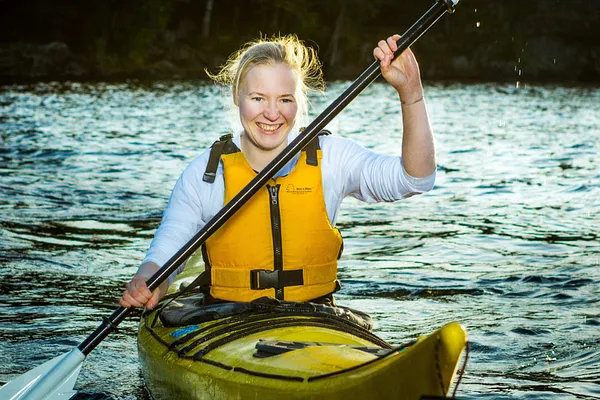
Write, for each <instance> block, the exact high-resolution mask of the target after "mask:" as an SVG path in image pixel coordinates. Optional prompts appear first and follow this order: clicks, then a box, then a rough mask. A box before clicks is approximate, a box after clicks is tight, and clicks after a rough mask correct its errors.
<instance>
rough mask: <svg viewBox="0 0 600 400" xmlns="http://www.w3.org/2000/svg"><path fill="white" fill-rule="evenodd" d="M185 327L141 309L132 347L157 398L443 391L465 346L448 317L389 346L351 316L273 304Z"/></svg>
mask: <svg viewBox="0 0 600 400" xmlns="http://www.w3.org/2000/svg"><path fill="white" fill-rule="evenodd" d="M274 310H275V311H271V312H268V311H264V310H263V311H260V312H256V310H255V311H254V312H244V313H242V314H239V315H232V316H227V317H224V318H216V319H213V320H209V321H202V322H200V323H190V324H187V325H184V326H165V325H163V321H162V320H161V318H160V317H159V311H158V310H157V311H152V312H148V313H145V314H144V315H143V317H142V321H141V323H140V329H139V334H138V347H139V354H140V359H141V364H142V374H143V375H144V378H145V381H146V384H147V386H148V388H149V390H150V391H151V393H152V394H153V396H154V397H155V398H156V399H163V398H164V399H168V398H175V397H179V398H189V399H232V398H233V399H260V400H267V399H280V398H286V399H288V398H291V399H310V398H315V399H316V398H327V399H348V398H359V397H364V398H378V399H386V398H402V399H420V398H422V397H423V396H445V395H446V394H447V393H448V391H449V389H450V386H451V384H452V382H453V380H454V377H455V374H456V371H457V368H458V366H459V364H460V360H461V354H462V352H463V350H464V348H465V346H466V344H467V337H466V333H465V331H464V329H463V328H462V326H460V324H458V323H450V324H448V325H446V326H444V327H442V328H441V329H440V330H438V331H436V332H434V333H432V334H430V335H428V336H426V337H421V338H419V339H417V340H416V341H415V342H412V343H410V344H408V345H406V346H401V347H398V348H392V347H391V346H390V345H389V344H387V343H386V342H385V341H383V340H382V339H380V338H378V337H377V336H375V335H374V334H372V333H371V332H370V331H369V330H368V329H365V328H364V327H363V326H360V325H359V324H356V323H355V322H353V321H348V320H347V319H345V318H343V317H340V316H337V315H332V314H328V313H324V312H322V311H321V312H314V313H310V312H306V310H305V311H302V310H298V309H296V310H293V308H292V309H286V312H278V310H279V311H281V308H278V309H277V308H276V309H274Z"/></svg>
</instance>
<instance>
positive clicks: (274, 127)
mask: <svg viewBox="0 0 600 400" xmlns="http://www.w3.org/2000/svg"><path fill="white" fill-rule="evenodd" d="M257 125H258V127H259V128H260V129H262V130H265V131H270V132H273V131H276V130H277V129H278V128H279V127H280V125H266V124H257Z"/></svg>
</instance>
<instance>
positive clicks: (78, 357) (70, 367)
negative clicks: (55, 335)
mask: <svg viewBox="0 0 600 400" xmlns="http://www.w3.org/2000/svg"><path fill="white" fill-rule="evenodd" d="M458 1H459V0H436V4H434V5H433V6H432V7H431V8H430V9H429V10H428V11H427V12H425V14H423V16H422V17H421V18H420V19H419V20H418V21H417V22H416V23H415V24H413V26H411V27H410V28H409V29H408V30H407V31H406V32H405V33H404V35H403V36H402V37H401V38H400V40H398V50H397V51H396V52H395V55H396V56H397V55H399V54H400V53H401V52H403V51H404V50H406V49H407V48H408V47H409V46H410V45H412V44H413V43H414V42H415V41H416V40H417V39H418V38H419V37H420V36H421V35H422V34H423V33H425V32H426V31H427V30H428V29H429V28H430V27H431V26H432V25H433V24H434V23H435V22H436V21H437V20H438V19H439V18H440V17H442V15H444V14H445V13H446V12H453V11H454V6H455V5H456V4H458ZM380 73H381V71H380V68H379V61H378V60H376V61H374V62H373V64H371V65H370V66H369V67H368V68H367V69H366V70H365V71H364V72H363V73H362V74H361V75H360V76H359V77H358V78H357V79H356V80H355V81H354V82H353V83H352V85H350V87H348V89H346V90H345V91H344V92H343V93H342V94H341V95H340V96H339V97H338V98H337V99H336V100H334V101H333V103H332V104H331V105H329V107H327V108H326V109H325V110H324V111H323V112H322V113H321V114H320V115H319V116H318V117H317V118H315V120H314V121H313V122H312V123H311V124H309V125H308V126H307V127H306V129H304V130H303V131H302V133H301V134H299V135H298V137H296V138H295V139H294V140H293V141H292V142H291V143H290V144H289V145H288V146H287V147H286V148H285V149H284V150H283V151H282V152H281V153H280V154H279V155H278V156H277V157H275V158H274V159H273V161H271V162H270V163H269V164H268V165H267V166H266V167H265V168H264V169H263V170H262V171H261V172H260V173H258V174H257V175H256V177H255V178H254V179H252V181H250V183H248V185H247V186H246V187H245V188H244V189H242V190H241V191H240V192H239V193H238V194H237V195H236V196H235V197H234V198H233V199H232V200H231V201H230V202H229V203H227V205H225V207H223V208H222V209H221V210H220V211H219V212H218V213H217V214H216V215H215V216H214V217H213V218H212V219H211V220H210V221H209V222H208V223H207V224H206V225H205V226H204V227H203V228H202V229H201V230H200V231H199V232H198V233H197V234H196V235H195V236H194V237H193V238H192V239H191V240H190V241H189V242H188V243H186V244H185V246H183V248H181V249H180V250H179V251H178V252H177V253H176V254H175V255H174V256H173V257H171V258H170V259H169V260H168V261H167V262H166V263H165V265H163V267H162V268H161V269H160V270H158V271H157V272H156V273H155V274H154V275H153V276H152V277H151V278H150V279H148V281H147V285H148V288H149V289H150V290H151V291H153V290H154V289H156V288H158V286H160V284H161V283H162V282H163V281H164V280H165V279H167V278H168V277H169V276H170V275H171V274H172V273H173V272H174V271H175V270H176V269H177V268H178V266H179V265H181V263H183V262H185V260H187V259H188V258H189V257H190V256H191V255H192V254H193V253H194V252H195V251H196V250H197V249H198V248H199V247H200V246H201V245H202V243H204V242H205V241H206V240H207V239H208V238H209V237H210V236H211V235H212V234H213V233H215V232H216V231H217V230H218V229H219V228H220V227H221V226H223V224H224V223H225V222H226V221H227V220H228V219H229V218H231V216H232V215H233V214H234V213H235V212H236V211H238V210H239V209H240V208H241V207H242V206H243V205H244V204H245V203H246V202H247V201H248V200H249V199H250V198H251V197H252V196H253V195H254V194H255V193H256V192H257V191H258V190H259V189H260V188H262V187H263V186H264V185H265V184H266V183H267V182H268V181H269V179H271V178H272V177H273V176H274V175H275V173H276V172H277V171H279V170H280V169H281V168H282V167H283V166H284V165H286V164H287V163H288V162H289V161H290V160H291V159H292V158H293V157H294V156H295V155H296V154H297V153H299V152H300V151H301V150H302V149H303V148H304V147H305V146H306V145H307V144H308V143H309V142H310V141H311V140H312V139H314V138H315V137H316V136H317V135H318V134H319V132H320V131H321V130H322V129H323V128H325V126H326V125H327V124H328V123H329V122H330V121H331V120H332V119H333V118H335V116H336V115H337V114H339V113H340V112H341V111H342V110H343V109H344V107H346V106H347V105H348V104H349V103H350V102H351V101H352V100H353V99H354V98H355V97H356V96H358V95H359V94H360V93H361V92H362V91H363V90H364V89H365V88H366V87H367V86H368V85H369V84H371V83H372V82H373V81H374V80H375V79H376V78H377V77H378V76H379V75H380ZM130 311H131V309H129V308H125V307H119V308H118V309H117V310H116V311H115V312H113V313H112V314H111V315H110V316H109V317H104V318H103V320H102V323H101V325H100V326H99V327H98V328H97V329H96V330H95V331H94V332H93V333H92V334H91V335H90V336H88V337H87V338H86V339H85V340H84V341H83V342H81V343H80V344H79V345H78V346H77V347H75V348H73V349H72V350H71V351H70V352H68V353H66V354H64V355H62V356H59V357H56V358H54V359H53V360H51V361H48V362H46V363H45V364H42V365H40V366H39V367H37V368H35V369H33V370H31V371H29V372H27V373H25V374H23V375H21V376H19V377H18V378H16V379H14V380H12V381H10V382H8V383H7V384H6V385H4V386H3V387H2V388H0V398H2V399H10V400H17V399H18V400H25V399H28V400H43V399H68V398H70V397H71V396H72V395H74V394H75V393H76V392H75V391H74V390H73V387H74V385H75V381H76V380H77V375H78V374H79V369H80V368H81V365H82V363H83V361H84V359H85V357H86V356H87V355H88V354H89V353H90V352H91V351H92V350H93V349H94V348H96V346H98V344H100V342H102V340H104V338H106V336H108V335H109V334H110V333H111V332H112V331H113V330H115V329H116V327H117V325H119V324H120V323H121V322H122V321H123V320H124V319H125V317H126V316H127V315H128V314H129V313H130Z"/></svg>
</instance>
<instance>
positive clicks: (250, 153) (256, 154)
mask: <svg viewBox="0 0 600 400" xmlns="http://www.w3.org/2000/svg"><path fill="white" fill-rule="evenodd" d="M240 143H241V145H242V146H241V147H242V149H241V150H242V153H244V156H245V157H246V160H247V161H248V164H250V167H252V169H253V170H255V171H257V172H260V171H262V169H263V168H264V167H266V166H267V165H268V164H269V163H270V162H271V161H273V159H274V158H275V157H276V156H277V155H278V154H279V153H281V151H282V150H283V149H284V148H285V146H286V145H287V141H286V142H284V143H282V145H281V146H279V147H277V148H275V149H261V148H260V147H257V146H256V145H254V144H253V143H252V142H251V141H250V139H249V138H248V135H246V134H245V133H242V135H241V137H240Z"/></svg>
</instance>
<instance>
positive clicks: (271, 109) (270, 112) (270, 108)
mask: <svg viewBox="0 0 600 400" xmlns="http://www.w3.org/2000/svg"><path fill="white" fill-rule="evenodd" d="M263 114H264V116H265V118H267V119H268V120H270V121H276V120H277V119H278V118H279V108H277V103H276V102H274V101H270V102H269V104H267V107H266V108H265V111H264V113H263Z"/></svg>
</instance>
